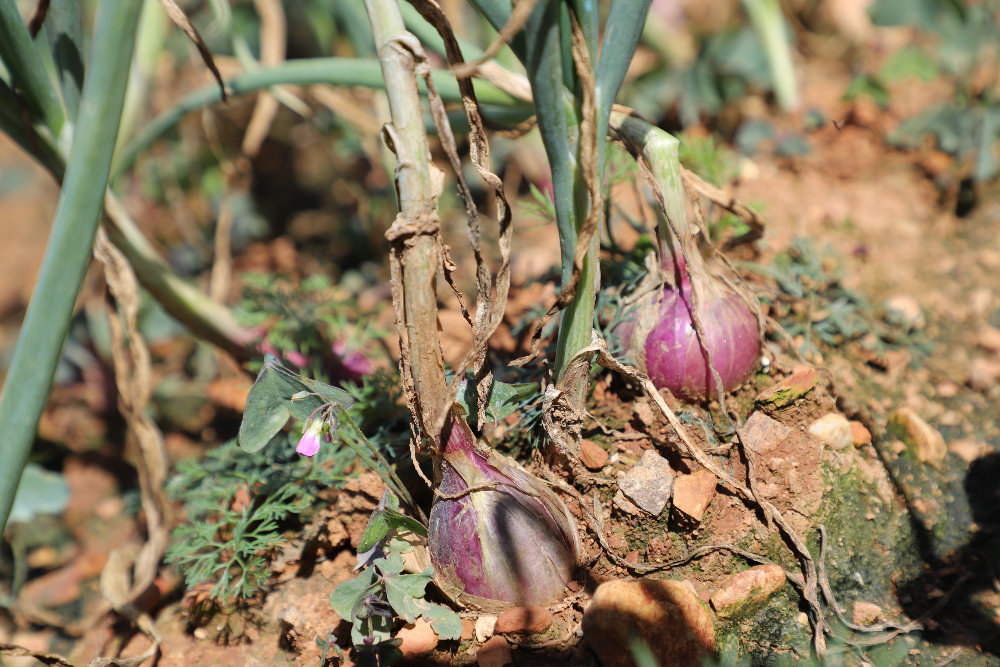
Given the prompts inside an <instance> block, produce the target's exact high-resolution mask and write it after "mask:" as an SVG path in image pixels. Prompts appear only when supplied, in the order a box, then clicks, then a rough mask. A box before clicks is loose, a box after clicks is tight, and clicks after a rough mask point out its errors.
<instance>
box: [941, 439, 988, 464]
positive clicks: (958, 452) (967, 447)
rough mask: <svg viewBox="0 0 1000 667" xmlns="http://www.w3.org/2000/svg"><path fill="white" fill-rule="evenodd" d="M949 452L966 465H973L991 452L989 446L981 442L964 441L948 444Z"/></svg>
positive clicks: (954, 441) (953, 441)
mask: <svg viewBox="0 0 1000 667" xmlns="http://www.w3.org/2000/svg"><path fill="white" fill-rule="evenodd" d="M948 451H949V452H951V453H952V454H954V455H955V456H957V457H958V458H960V459H962V460H963V461H965V462H966V463H972V462H973V461H975V460H976V459H978V458H979V457H980V456H983V455H984V454H986V453H988V452H989V451H990V448H989V446H988V445H987V444H986V443H984V442H981V441H979V440H971V439H962V440H952V441H951V442H949V443H948Z"/></svg>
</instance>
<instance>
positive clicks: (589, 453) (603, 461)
mask: <svg viewBox="0 0 1000 667" xmlns="http://www.w3.org/2000/svg"><path fill="white" fill-rule="evenodd" d="M580 461H582V462H583V465H585V466H587V467H588V468H590V469H591V470H600V469H601V468H603V467H604V466H606V465H607V464H608V452H607V451H606V450H605V449H604V448H603V447H601V446H600V445H599V444H597V443H596V442H594V441H593V440H584V441H583V442H581V443H580Z"/></svg>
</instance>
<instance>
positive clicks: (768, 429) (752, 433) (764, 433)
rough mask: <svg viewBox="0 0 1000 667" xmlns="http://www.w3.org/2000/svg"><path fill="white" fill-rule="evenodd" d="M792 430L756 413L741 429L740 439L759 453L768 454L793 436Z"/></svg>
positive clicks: (762, 414) (761, 413)
mask: <svg viewBox="0 0 1000 667" xmlns="http://www.w3.org/2000/svg"><path fill="white" fill-rule="evenodd" d="M791 433H792V429H790V428H788V427H787V426H785V425H784V424H782V423H781V422H779V421H777V420H776V419H771V418H770V417H768V416H767V415H765V414H764V413H763V412H755V413H753V414H752V415H750V417H749V419H747V420H746V422H745V423H744V424H743V426H741V427H740V438H742V439H743V444H745V445H746V446H747V447H749V448H750V449H752V450H754V451H755V452H757V453H763V452H767V451H769V450H771V449H774V448H775V447H777V446H778V443H780V442H781V441H782V440H784V439H785V438H787V437H788V436H789V435H791Z"/></svg>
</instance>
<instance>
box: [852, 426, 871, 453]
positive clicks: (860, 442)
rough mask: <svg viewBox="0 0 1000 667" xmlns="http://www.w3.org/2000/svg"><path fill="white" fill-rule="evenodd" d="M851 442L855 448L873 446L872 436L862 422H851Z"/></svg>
mask: <svg viewBox="0 0 1000 667" xmlns="http://www.w3.org/2000/svg"><path fill="white" fill-rule="evenodd" d="M851 442H852V443H854V446H855V447H864V446H865V445H870V444H872V434H871V432H870V431H869V430H868V429H867V428H865V425H864V424H862V423H861V422H856V421H852V422H851Z"/></svg>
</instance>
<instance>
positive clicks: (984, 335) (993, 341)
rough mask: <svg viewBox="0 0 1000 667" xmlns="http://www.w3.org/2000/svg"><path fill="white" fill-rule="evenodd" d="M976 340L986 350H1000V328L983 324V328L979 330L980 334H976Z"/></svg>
mask: <svg viewBox="0 0 1000 667" xmlns="http://www.w3.org/2000/svg"><path fill="white" fill-rule="evenodd" d="M976 342H977V343H979V347H981V348H983V349H984V350H989V351H990V352H1000V329H997V328H996V327H991V326H990V325H988V324H987V325H985V326H983V328H982V329H980V330H979V334H978V335H977V336H976Z"/></svg>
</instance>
